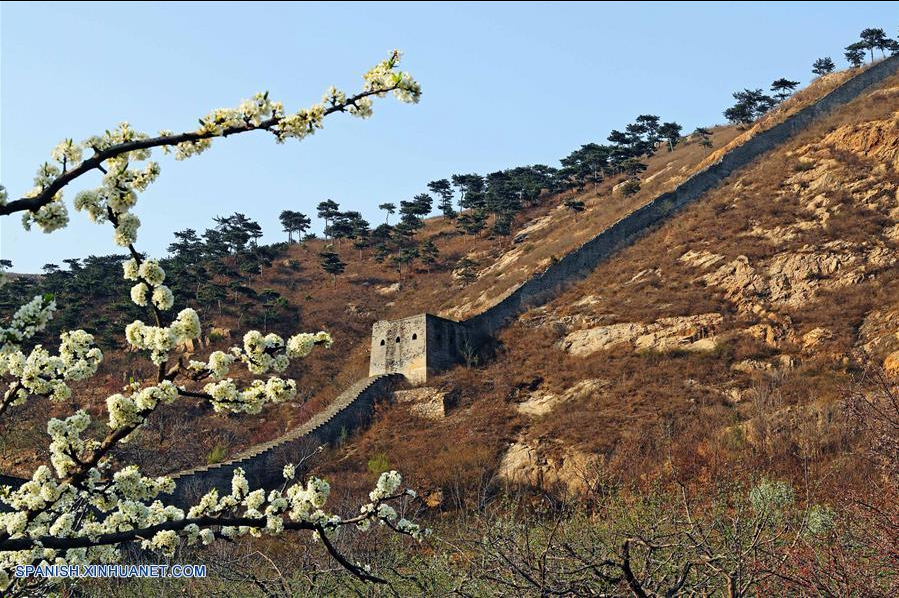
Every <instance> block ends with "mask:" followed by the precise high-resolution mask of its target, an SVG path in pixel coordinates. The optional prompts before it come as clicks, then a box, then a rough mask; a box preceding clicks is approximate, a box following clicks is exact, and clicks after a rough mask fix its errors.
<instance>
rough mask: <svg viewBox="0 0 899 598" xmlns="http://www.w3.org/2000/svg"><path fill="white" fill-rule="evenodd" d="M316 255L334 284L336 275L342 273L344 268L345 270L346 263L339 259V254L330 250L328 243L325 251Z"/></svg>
mask: <svg viewBox="0 0 899 598" xmlns="http://www.w3.org/2000/svg"><path fill="white" fill-rule="evenodd" d="M318 257H319V264H320V265H321V268H322V270H324V271H325V272H327V273H328V274H330V275H331V277H332V280H333V284H334V285H335V286H336V285H337V275H338V274H343V272H344V270H346V264H345V263H343V262H342V261H341V260H340V256H339V255H337V254H336V253H334V252H333V251H331V246H330V245H328V246H327V247H326V248H325V251H323V252H321V253H319V254H318Z"/></svg>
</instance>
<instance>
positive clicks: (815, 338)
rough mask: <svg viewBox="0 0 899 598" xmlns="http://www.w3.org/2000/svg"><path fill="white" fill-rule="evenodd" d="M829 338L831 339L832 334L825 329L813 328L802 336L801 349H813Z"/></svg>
mask: <svg viewBox="0 0 899 598" xmlns="http://www.w3.org/2000/svg"><path fill="white" fill-rule="evenodd" d="M831 338H833V333H832V332H831V331H830V330H828V329H827V328H814V329H812V330H809V331H808V332H806V333H805V334H803V335H802V348H803V349H814V348H815V347H817V346H818V345H820V344H821V343H823V342H825V341H828V340H830V339H831Z"/></svg>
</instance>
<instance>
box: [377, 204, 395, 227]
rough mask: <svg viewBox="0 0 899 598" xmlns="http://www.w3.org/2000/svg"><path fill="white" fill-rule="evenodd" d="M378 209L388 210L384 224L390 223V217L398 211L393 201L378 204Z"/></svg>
mask: <svg viewBox="0 0 899 598" xmlns="http://www.w3.org/2000/svg"><path fill="white" fill-rule="evenodd" d="M378 209H379V210H384V211H385V212H387V218H385V219H384V224H390V217H391V216H392V215H393V214H394V213H395V212H396V205H395V204H392V203H382V204H381V205H379V206H378Z"/></svg>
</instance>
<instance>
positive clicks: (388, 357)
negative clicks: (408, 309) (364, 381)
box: [368, 314, 470, 384]
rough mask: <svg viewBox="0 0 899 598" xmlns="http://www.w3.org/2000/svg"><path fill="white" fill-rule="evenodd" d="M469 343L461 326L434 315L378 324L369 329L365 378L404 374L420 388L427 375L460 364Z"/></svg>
mask: <svg viewBox="0 0 899 598" xmlns="http://www.w3.org/2000/svg"><path fill="white" fill-rule="evenodd" d="M469 343H470V340H469V335H468V329H467V328H466V327H465V325H464V324H462V323H460V322H455V321H453V320H447V319H446V318H441V317H439V316H435V315H433V314H418V315H415V316H409V317H408V318H403V319H402V320H380V321H378V322H375V323H374V324H373V325H372V327H371V360H370V362H369V367H368V375H369V376H376V375H378V374H403V375H404V376H405V377H406V378H407V379H408V380H409V381H410V382H412V383H413V384H421V383H423V382H426V381H427V379H428V376H429V375H433V374H436V373H437V372H440V371H442V370H445V369H447V368H449V367H450V366H452V365H455V364H457V363H460V362H462V361H463V359H464V357H463V356H464V355H465V351H466V350H470V349H469Z"/></svg>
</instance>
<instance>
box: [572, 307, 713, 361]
mask: <svg viewBox="0 0 899 598" xmlns="http://www.w3.org/2000/svg"><path fill="white" fill-rule="evenodd" d="M722 321H723V318H722V317H721V315H720V314H717V313H709V314H699V315H696V316H681V317H671V318H661V319H659V320H656V321H655V322H652V323H650V324H641V323H637V322H625V323H621V324H611V325H609V326H598V327H596V328H590V329H587V330H578V331H576V332H572V333H570V334H568V335H567V336H566V337H565V338H564V339H562V341H561V342H560V343H559V346H560V348H562V349H563V350H565V351H568V352H569V353H571V354H572V355H590V354H592V353H595V352H597V351H603V350H607V349H611V348H613V347H620V346H622V345H624V346H628V347H630V348H632V349H633V350H634V351H639V350H652V351H673V350H681V351H709V350H712V349H714V348H715V346H716V339H715V337H714V334H715V332H716V331H717V330H718V329H719V328H720V327H721V323H722Z"/></svg>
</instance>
